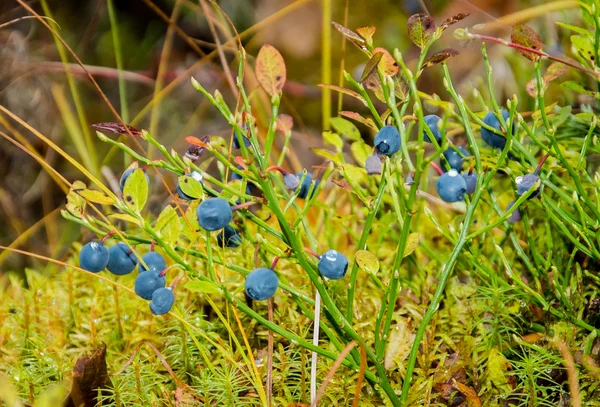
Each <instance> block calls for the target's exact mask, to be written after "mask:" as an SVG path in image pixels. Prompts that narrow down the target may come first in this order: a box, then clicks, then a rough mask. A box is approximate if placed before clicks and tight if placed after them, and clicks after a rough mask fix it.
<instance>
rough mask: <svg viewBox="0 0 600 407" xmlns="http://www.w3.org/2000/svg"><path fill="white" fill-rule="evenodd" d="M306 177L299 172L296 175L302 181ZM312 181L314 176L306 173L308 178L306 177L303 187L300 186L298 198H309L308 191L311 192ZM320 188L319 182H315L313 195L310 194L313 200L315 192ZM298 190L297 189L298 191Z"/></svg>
mask: <svg viewBox="0 0 600 407" xmlns="http://www.w3.org/2000/svg"><path fill="white" fill-rule="evenodd" d="M303 176H304V174H303V173H301V172H299V173H297V174H296V177H297V178H298V179H302V177H303ZM312 179H313V176H312V174H310V173H306V176H305V177H304V181H302V185H300V192H298V198H302V199H306V197H307V196H308V191H309V190H310V184H311V183H312ZM318 186H319V181H318V180H317V181H315V186H314V187H313V189H312V193H311V194H310V196H311V198H312V196H313V195H314V194H315V191H316V190H317V187H318ZM297 189H298V188H297V187H296V190H297Z"/></svg>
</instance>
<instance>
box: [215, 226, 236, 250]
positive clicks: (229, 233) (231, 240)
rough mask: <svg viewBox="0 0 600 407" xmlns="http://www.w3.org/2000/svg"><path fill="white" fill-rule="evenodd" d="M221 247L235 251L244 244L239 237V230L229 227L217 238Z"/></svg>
mask: <svg viewBox="0 0 600 407" xmlns="http://www.w3.org/2000/svg"><path fill="white" fill-rule="evenodd" d="M217 243H219V247H230V248H232V249H235V248H236V247H238V246H239V245H240V244H241V243H242V238H241V237H240V235H238V232H237V230H235V229H234V228H232V227H231V226H229V225H227V226H225V228H224V229H223V230H222V231H221V233H219V235H218V236H217Z"/></svg>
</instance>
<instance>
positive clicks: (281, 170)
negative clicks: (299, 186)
mask: <svg viewBox="0 0 600 407" xmlns="http://www.w3.org/2000/svg"><path fill="white" fill-rule="evenodd" d="M269 171H279V172H280V173H281V175H287V174H289V172H287V171H286V170H284V169H283V168H281V167H278V166H277V165H272V166H270V167H269V168H267V169H266V170H265V172H269Z"/></svg>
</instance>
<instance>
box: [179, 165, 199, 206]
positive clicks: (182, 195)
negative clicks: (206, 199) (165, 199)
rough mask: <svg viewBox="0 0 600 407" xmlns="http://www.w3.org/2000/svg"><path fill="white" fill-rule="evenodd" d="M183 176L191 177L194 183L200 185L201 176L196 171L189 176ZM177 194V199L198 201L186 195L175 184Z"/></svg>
mask: <svg viewBox="0 0 600 407" xmlns="http://www.w3.org/2000/svg"><path fill="white" fill-rule="evenodd" d="M185 176H186V177H192V178H193V179H195V180H196V181H198V182H200V184H202V174H200V173H199V172H198V171H192V172H191V173H190V174H185ZM177 194H178V195H179V197H180V198H181V199H185V200H186V201H192V200H194V199H198V198H193V197H191V196H189V195H186V194H185V193H184V192H183V191H182V190H181V188H180V187H179V183H177Z"/></svg>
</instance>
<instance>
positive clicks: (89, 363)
mask: <svg viewBox="0 0 600 407" xmlns="http://www.w3.org/2000/svg"><path fill="white" fill-rule="evenodd" d="M109 387H110V380H109V378H108V370H107V367H106V345H105V344H102V346H101V347H99V348H97V349H95V350H94V352H93V353H92V355H91V356H84V357H81V358H79V359H77V362H76V363H75V367H74V368H73V385H72V387H71V394H69V397H68V398H67V400H66V401H65V407H81V406H84V407H96V406H97V405H98V403H97V401H96V397H97V396H98V389H106V388H109Z"/></svg>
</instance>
